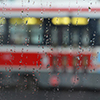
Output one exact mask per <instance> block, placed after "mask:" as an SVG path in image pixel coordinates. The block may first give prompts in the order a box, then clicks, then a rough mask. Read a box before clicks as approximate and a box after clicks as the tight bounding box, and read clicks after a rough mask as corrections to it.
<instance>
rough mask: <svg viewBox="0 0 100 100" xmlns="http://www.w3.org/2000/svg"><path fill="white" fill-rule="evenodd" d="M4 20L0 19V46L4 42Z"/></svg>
mask: <svg viewBox="0 0 100 100" xmlns="http://www.w3.org/2000/svg"><path fill="white" fill-rule="evenodd" d="M5 30H6V19H5V18H2V17H0V44H2V43H4V42H5V39H4V37H5V35H6V34H5V32H6V31H5Z"/></svg>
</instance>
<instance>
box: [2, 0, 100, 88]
mask: <svg viewBox="0 0 100 100" xmlns="http://www.w3.org/2000/svg"><path fill="white" fill-rule="evenodd" d="M99 4H100V1H99V0H94V1H92V2H91V1H89V0H87V1H84V0H80V1H73V2H71V1H65V0H63V2H61V1H60V0H59V1H56V0H55V1H52V0H51V1H49V2H47V1H45V0H42V1H39V0H37V1H35V2H33V1H31V0H28V1H27V0H26V1H25V2H22V1H20V2H18V1H16V0H15V1H13V2H11V1H4V2H3V1H2V2H1V4H0V77H1V78H0V84H1V85H4V86H9V85H11V86H12V85H19V83H20V84H22V83H25V84H31V83H32V84H33V85H34V84H36V85H38V86H39V87H42V88H48V87H67V88H71V87H73V88H74V87H75V88H82V87H83V88H100V84H99V81H100V78H99V75H100V51H99V50H100V47H99V45H100V28H99V27H100V7H99ZM33 81H34V82H33ZM25 84H24V85H25ZM25 86H26V85H25Z"/></svg>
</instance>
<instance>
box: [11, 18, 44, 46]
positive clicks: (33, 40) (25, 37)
mask: <svg viewBox="0 0 100 100" xmlns="http://www.w3.org/2000/svg"><path fill="white" fill-rule="evenodd" d="M9 23H10V26H9V28H10V30H9V31H10V43H11V44H18V45H22V44H23V45H26V44H34V45H37V44H42V41H43V29H42V28H40V24H42V21H41V20H40V19H39V18H30V17H27V18H22V19H21V18H11V19H9Z"/></svg>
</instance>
